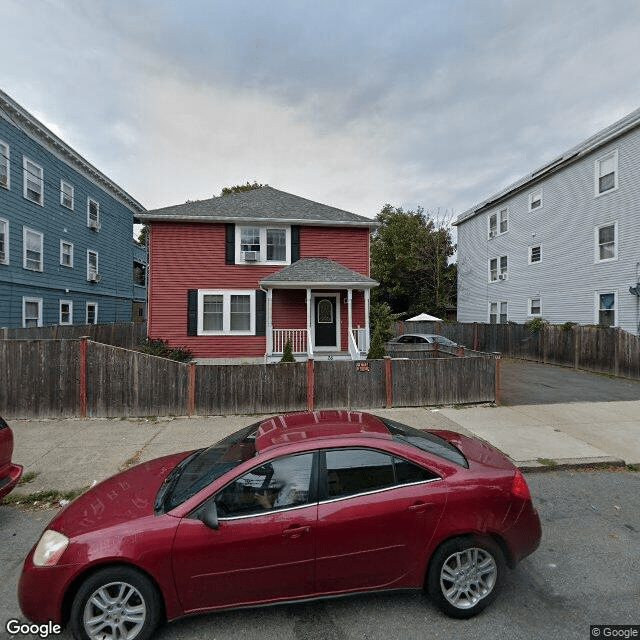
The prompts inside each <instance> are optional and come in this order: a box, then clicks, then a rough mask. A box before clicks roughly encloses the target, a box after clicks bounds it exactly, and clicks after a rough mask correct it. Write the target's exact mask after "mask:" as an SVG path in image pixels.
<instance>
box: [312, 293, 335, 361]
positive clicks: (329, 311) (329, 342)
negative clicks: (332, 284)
mask: <svg viewBox="0 0 640 640" xmlns="http://www.w3.org/2000/svg"><path fill="white" fill-rule="evenodd" d="M313 309H314V314H313V315H314V335H315V346H316V348H318V347H319V348H323V347H324V348H325V349H326V348H333V349H335V348H336V347H337V346H338V339H337V328H338V319H337V310H338V309H337V298H336V296H317V297H316V298H314V304H313Z"/></svg>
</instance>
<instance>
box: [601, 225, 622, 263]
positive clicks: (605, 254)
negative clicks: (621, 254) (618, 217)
mask: <svg viewBox="0 0 640 640" xmlns="http://www.w3.org/2000/svg"><path fill="white" fill-rule="evenodd" d="M617 259H618V223H617V222H615V223H614V224H609V225H606V226H604V227H596V262H607V261H610V260H617Z"/></svg>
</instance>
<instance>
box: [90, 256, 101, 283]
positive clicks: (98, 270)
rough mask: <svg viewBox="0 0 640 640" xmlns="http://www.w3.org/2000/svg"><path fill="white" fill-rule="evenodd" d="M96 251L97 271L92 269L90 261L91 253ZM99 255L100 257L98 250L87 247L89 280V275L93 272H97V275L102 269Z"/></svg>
mask: <svg viewBox="0 0 640 640" xmlns="http://www.w3.org/2000/svg"><path fill="white" fill-rule="evenodd" d="M92 253H94V254H95V256H96V269H95V272H94V271H93V270H92V269H91V263H90V261H89V255H90V254H92ZM98 260H99V257H98V252H97V251H94V250H93V249H87V280H89V277H90V276H91V274H92V273H95V274H96V275H100V269H99V264H100V263H99V262H98Z"/></svg>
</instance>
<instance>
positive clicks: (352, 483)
mask: <svg viewBox="0 0 640 640" xmlns="http://www.w3.org/2000/svg"><path fill="white" fill-rule="evenodd" d="M325 455H326V464H327V485H328V497H329V498H339V497H342V496H349V495H353V494H356V493H365V492H367V491H375V490H376V489H384V488H385V487H391V486H393V485H394V480H393V463H392V460H391V456H389V455H387V454H385V453H381V452H380V451H373V450H370V449H343V450H340V451H327V452H326V454H325Z"/></svg>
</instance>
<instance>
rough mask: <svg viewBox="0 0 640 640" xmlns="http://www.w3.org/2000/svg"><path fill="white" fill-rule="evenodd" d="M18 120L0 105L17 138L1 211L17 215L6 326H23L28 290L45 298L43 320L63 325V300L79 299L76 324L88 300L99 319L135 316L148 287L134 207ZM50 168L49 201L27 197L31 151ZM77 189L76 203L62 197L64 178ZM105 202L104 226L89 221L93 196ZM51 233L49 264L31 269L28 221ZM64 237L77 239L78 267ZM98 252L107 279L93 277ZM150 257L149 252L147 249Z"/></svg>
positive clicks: (1, 132)
mask: <svg viewBox="0 0 640 640" xmlns="http://www.w3.org/2000/svg"><path fill="white" fill-rule="evenodd" d="M32 135H33V136H34V137H31V136H30V135H28V134H27V133H26V132H25V131H23V130H22V129H20V128H18V126H16V125H14V124H13V122H10V121H9V120H7V119H6V118H5V117H3V113H2V111H1V110H0V141H2V142H4V143H6V144H8V145H9V154H10V185H9V189H5V188H3V187H0V218H1V219H4V220H8V221H9V264H8V265H5V264H0V327H19V326H22V299H23V297H33V298H42V300H43V316H42V322H43V324H44V325H47V324H58V322H59V301H60V300H70V301H72V302H73V323H74V324H82V323H84V322H85V319H86V303H87V301H89V302H96V303H97V304H98V322H100V323H107V322H130V321H131V319H132V302H133V301H134V300H139V301H144V300H145V298H146V289H145V288H144V287H139V286H134V283H133V260H134V251H135V252H136V253H135V255H136V259H138V260H140V257H139V254H140V248H139V247H136V246H135V245H134V243H133V241H132V232H133V216H134V209H133V207H131V206H128V204H125V202H124V201H123V200H121V199H120V198H118V197H117V195H116V194H113V193H110V190H109V189H108V188H106V187H102V186H99V184H98V180H96V182H94V181H93V180H91V179H89V178H88V177H87V175H85V174H84V173H82V172H81V171H80V170H77V169H76V168H74V163H73V162H71V161H67V160H65V159H63V157H62V152H60V153H58V152H57V151H54V149H53V148H49V147H48V146H47V145H46V144H44V143H40V142H38V141H36V139H34V138H35V137H37V134H32ZM24 157H26V158H28V159H29V160H31V161H32V162H35V163H36V164H38V165H39V166H40V167H42V169H43V172H44V204H43V206H40V205H39V204H37V203H34V202H31V201H29V200H27V199H26V198H24V196H23V158H24ZM61 180H64V181H65V182H67V183H69V184H71V185H72V186H73V188H74V208H73V211H71V210H69V209H68V208H66V207H65V206H63V205H62V204H61V203H60V181H61ZM89 197H90V198H92V199H94V200H96V201H97V202H98V203H99V205H100V214H99V215H100V225H101V228H100V230H99V231H95V230H92V229H90V228H88V226H87V199H88V198H89ZM25 227H26V228H29V229H32V230H34V231H37V232H40V233H42V234H43V236H44V238H43V270H42V272H36V271H31V270H28V269H24V268H23V228H25ZM61 240H64V241H67V242H70V243H72V244H73V266H72V267H68V266H64V265H62V264H61V263H60V242H61ZM88 250H91V251H96V252H97V253H98V272H99V274H100V277H101V281H100V282H99V283H91V282H89V281H88V280H87V251H88ZM142 254H143V256H144V262H145V263H146V252H145V251H144V250H142Z"/></svg>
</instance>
